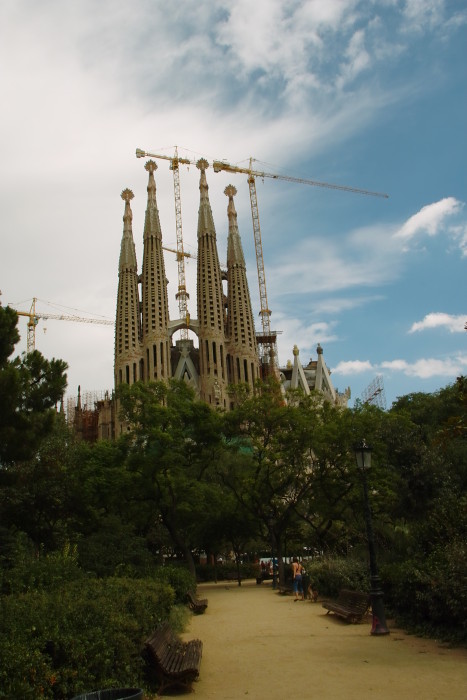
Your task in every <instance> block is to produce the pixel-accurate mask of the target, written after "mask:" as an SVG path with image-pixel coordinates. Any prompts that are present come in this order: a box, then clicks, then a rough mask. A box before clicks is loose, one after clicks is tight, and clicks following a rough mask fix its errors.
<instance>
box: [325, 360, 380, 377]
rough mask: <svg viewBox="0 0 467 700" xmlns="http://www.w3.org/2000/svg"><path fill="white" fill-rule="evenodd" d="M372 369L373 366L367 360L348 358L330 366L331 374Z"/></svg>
mask: <svg viewBox="0 0 467 700" xmlns="http://www.w3.org/2000/svg"><path fill="white" fill-rule="evenodd" d="M371 370H374V366H373V365H372V364H371V362H370V361H369V360H363V361H362V360H348V361H347V362H339V363H338V364H337V365H336V366H335V367H333V368H332V373H333V374H362V373H363V372H369V371H371Z"/></svg>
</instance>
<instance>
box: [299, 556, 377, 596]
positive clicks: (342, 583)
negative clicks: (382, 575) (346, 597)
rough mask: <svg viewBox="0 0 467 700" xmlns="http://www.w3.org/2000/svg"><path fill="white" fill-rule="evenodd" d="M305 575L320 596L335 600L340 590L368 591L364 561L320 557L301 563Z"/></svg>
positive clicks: (367, 574)
mask: <svg viewBox="0 0 467 700" xmlns="http://www.w3.org/2000/svg"><path fill="white" fill-rule="evenodd" d="M303 566H304V568H305V571H306V575H307V577H308V579H309V581H310V583H311V584H312V586H313V589H314V590H317V591H319V593H320V595H322V596H323V595H324V596H329V597H330V598H337V596H338V595H339V591H340V590H341V588H350V589H352V590H358V591H368V589H369V573H368V567H367V564H366V562H365V561H362V560H360V559H354V558H352V557H322V558H319V559H309V560H307V561H304V562H303Z"/></svg>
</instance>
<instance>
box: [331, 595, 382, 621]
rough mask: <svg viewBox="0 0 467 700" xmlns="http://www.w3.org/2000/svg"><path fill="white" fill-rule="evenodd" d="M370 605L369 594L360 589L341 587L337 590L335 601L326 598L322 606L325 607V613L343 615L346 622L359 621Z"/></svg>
mask: <svg viewBox="0 0 467 700" xmlns="http://www.w3.org/2000/svg"><path fill="white" fill-rule="evenodd" d="M369 607H370V596H369V595H368V593H363V592H362V591H350V590H348V589H345V588H343V589H342V590H341V591H340V592H339V596H338V599H337V600H336V601H331V600H326V601H325V602H324V603H323V608H326V609H327V611H328V612H327V614H329V613H330V612H333V613H335V614H336V615H339V616H340V617H343V618H344V619H346V620H347V621H348V622H353V623H357V622H360V621H361V619H362V617H363V616H364V615H365V613H366V612H367V610H368V608H369Z"/></svg>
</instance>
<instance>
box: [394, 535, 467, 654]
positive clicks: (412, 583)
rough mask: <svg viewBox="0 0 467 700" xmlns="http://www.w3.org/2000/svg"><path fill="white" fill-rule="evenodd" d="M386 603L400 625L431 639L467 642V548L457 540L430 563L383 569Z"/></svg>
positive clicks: (433, 555) (435, 553)
mask: <svg viewBox="0 0 467 700" xmlns="http://www.w3.org/2000/svg"><path fill="white" fill-rule="evenodd" d="M382 578H383V579H384V581H385V587H386V589H387V593H386V595H385V600H386V601H387V605H388V607H390V608H391V610H392V613H393V614H394V616H395V618H396V620H397V621H398V623H399V624H403V625H404V626H406V627H408V628H409V629H411V630H413V631H415V632H417V633H419V634H423V635H427V636H435V635H436V636H437V637H438V638H441V639H444V640H448V641H452V642H455V643H460V644H465V643H466V642H467V546H466V544H465V541H464V540H459V539H454V540H453V541H451V542H449V543H447V544H446V545H445V546H443V547H438V548H436V549H435V550H433V552H432V553H431V554H430V556H428V557H427V558H426V559H415V558H414V559H410V560H407V561H405V562H403V563H400V564H393V565H391V566H385V567H384V568H383V569H382Z"/></svg>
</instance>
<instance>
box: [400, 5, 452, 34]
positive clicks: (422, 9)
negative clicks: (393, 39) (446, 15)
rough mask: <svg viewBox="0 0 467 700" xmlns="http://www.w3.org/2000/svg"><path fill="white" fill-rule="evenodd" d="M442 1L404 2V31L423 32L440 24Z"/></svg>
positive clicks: (442, 8)
mask: <svg viewBox="0 0 467 700" xmlns="http://www.w3.org/2000/svg"><path fill="white" fill-rule="evenodd" d="M443 11H444V0H405V6H404V7H403V15H404V17H405V19H406V22H405V24H404V29H405V30H406V31H409V30H412V31H414V30H415V31H423V30H424V29H426V28H430V29H432V28H434V27H436V26H438V25H439V24H441V21H442V18H443Z"/></svg>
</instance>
